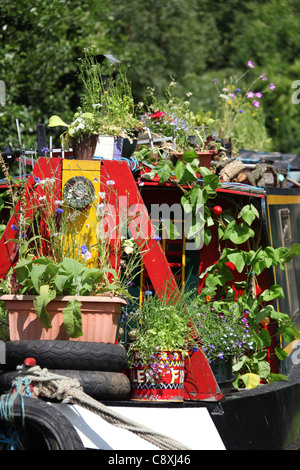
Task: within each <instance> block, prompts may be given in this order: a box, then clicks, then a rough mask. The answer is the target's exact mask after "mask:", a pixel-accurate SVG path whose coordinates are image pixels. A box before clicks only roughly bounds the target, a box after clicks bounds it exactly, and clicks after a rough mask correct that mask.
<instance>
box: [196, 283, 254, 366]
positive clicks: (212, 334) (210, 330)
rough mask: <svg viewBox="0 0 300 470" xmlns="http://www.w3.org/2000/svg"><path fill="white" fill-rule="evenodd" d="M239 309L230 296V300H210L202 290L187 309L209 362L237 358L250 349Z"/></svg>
mask: <svg viewBox="0 0 300 470" xmlns="http://www.w3.org/2000/svg"><path fill="white" fill-rule="evenodd" d="M239 307H240V305H238V304H237V303H236V302H235V300H234V298H233V297H232V295H231V297H230V299H223V300H212V299H211V297H210V296H209V295H206V292H205V289H203V290H202V291H201V293H200V294H199V295H198V296H197V298H196V299H195V300H194V302H193V303H192V305H191V306H189V311H190V312H191V316H192V319H193V324H194V327H195V330H196V331H197V334H198V335H199V337H200V338H201V344H202V349H203V351H204V352H205V355H206V357H207V359H208V360H209V362H216V361H223V360H226V358H227V357H228V356H234V357H235V358H239V357H240V356H241V355H242V354H243V353H246V352H248V350H249V349H251V338H250V336H251V335H250V332H249V324H248V320H247V317H246V314H245V312H244V311H243V309H242V311H240V308H239Z"/></svg>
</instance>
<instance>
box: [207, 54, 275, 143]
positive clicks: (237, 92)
mask: <svg viewBox="0 0 300 470" xmlns="http://www.w3.org/2000/svg"><path fill="white" fill-rule="evenodd" d="M247 67H248V69H247V70H246V72H244V73H243V74H242V75H241V76H240V77H230V78H229V79H224V80H223V83H222V88H220V87H219V85H218V80H217V79H213V83H214V85H215V87H216V89H217V92H218V94H219V105H218V107H217V110H216V122H215V125H216V132H217V135H218V138H219V139H231V142H232V146H233V150H234V151H235V152H237V151H238V150H239V149H240V148H249V149H253V150H264V151H265V150H267V147H266V146H268V148H269V141H270V139H269V138H268V136H267V131H266V126H265V122H264V115H263V111H262V107H261V102H260V99H261V98H262V97H263V94H264V93H265V92H266V91H267V90H274V89H275V88H276V87H275V85H274V84H273V83H269V85H268V86H266V87H265V88H264V89H263V90H262V89H257V88H256V86H257V82H263V83H264V82H265V81H266V80H267V77H266V75H265V73H262V74H260V75H259V76H258V77H257V78H255V79H254V80H253V81H252V82H251V84H250V85H249V84H248V85H247V84H246V85H245V86H244V87H243V86H242V85H241V84H240V82H241V80H242V79H244V78H245V76H246V75H247V74H248V73H249V70H250V69H253V68H254V64H253V62H252V61H250V60H249V61H248V63H247ZM253 131H255V138H254V139H253ZM251 133H252V134H251ZM251 135H252V138H251ZM262 138H263V140H262Z"/></svg>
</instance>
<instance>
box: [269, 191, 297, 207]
mask: <svg viewBox="0 0 300 470" xmlns="http://www.w3.org/2000/svg"><path fill="white" fill-rule="evenodd" d="M267 204H268V205H273V204H300V195H299V196H284V195H280V194H273V195H272V194H268V195H267Z"/></svg>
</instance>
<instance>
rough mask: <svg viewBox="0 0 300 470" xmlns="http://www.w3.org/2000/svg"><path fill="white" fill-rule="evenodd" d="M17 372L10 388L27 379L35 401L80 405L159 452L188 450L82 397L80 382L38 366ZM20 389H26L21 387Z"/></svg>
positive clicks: (23, 367)
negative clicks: (54, 401)
mask: <svg viewBox="0 0 300 470" xmlns="http://www.w3.org/2000/svg"><path fill="white" fill-rule="evenodd" d="M17 371H18V375H17V377H16V378H15V380H14V383H13V384H12V385H13V387H14V386H19V384H20V381H21V383H23V380H24V379H26V386H28V383H30V384H31V386H32V394H33V396H35V397H38V396H42V397H45V398H51V399H57V400H59V401H62V403H67V404H76V405H80V406H82V407H83V408H86V409H88V410H90V411H92V412H94V413H96V414H98V415H99V416H101V418H103V419H104V420H105V421H107V422H108V423H110V424H112V425H114V426H117V427H119V428H123V429H125V430H127V431H131V432H133V433H134V434H136V435H138V436H139V437H141V438H143V439H145V440H146V441H148V442H150V443H152V444H154V445H156V446H157V447H158V448H159V449H161V450H189V448H188V447H186V446H185V445H183V444H182V443H180V442H178V441H177V440H174V439H172V438H170V437H168V436H165V435H163V434H160V433H158V432H156V431H153V430H152V429H149V428H148V427H145V426H142V425H141V424H139V423H137V422H135V421H132V420H130V419H128V418H127V417H124V416H122V415H120V414H119V413H116V412H115V411H113V410H111V409H109V408H108V407H106V406H105V405H103V404H102V403H101V402H99V401H97V400H95V399H94V398H92V397H90V396H89V395H87V394H86V393H84V392H83V389H82V387H81V385H80V383H79V381H78V380H76V379H71V378H69V377H65V376H63V375H58V374H53V373H51V372H49V370H48V369H46V368H44V369H41V368H40V367H39V366H32V367H27V366H25V365H22V366H19V367H17ZM23 387H24V388H25V386H24V385H23Z"/></svg>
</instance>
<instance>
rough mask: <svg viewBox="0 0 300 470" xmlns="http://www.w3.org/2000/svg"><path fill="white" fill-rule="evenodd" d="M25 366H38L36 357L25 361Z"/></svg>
mask: <svg viewBox="0 0 300 470" xmlns="http://www.w3.org/2000/svg"><path fill="white" fill-rule="evenodd" d="M24 364H25V366H36V360H35V359H34V357H27V358H26V359H25V361H24Z"/></svg>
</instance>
